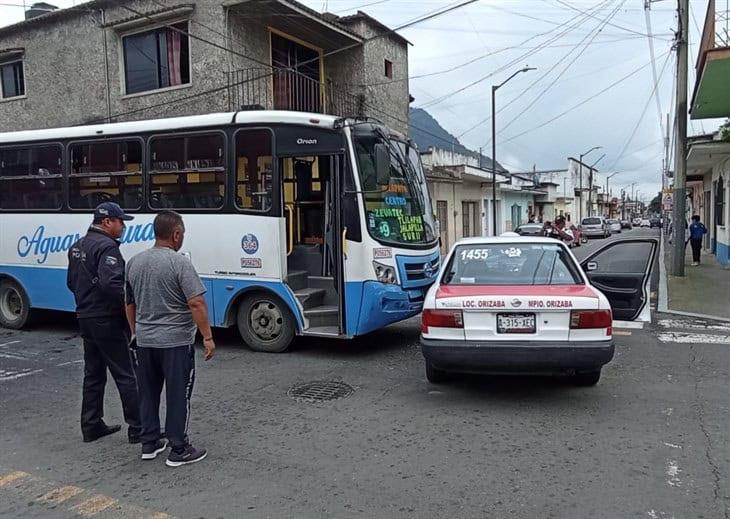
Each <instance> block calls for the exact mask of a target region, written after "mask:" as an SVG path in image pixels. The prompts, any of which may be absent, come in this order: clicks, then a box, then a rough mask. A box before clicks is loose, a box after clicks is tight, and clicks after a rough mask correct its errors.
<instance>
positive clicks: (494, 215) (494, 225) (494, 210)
mask: <svg viewBox="0 0 730 519" xmlns="http://www.w3.org/2000/svg"><path fill="white" fill-rule="evenodd" d="M530 70H536V69H535V67H525V68H522V69H520V70H518V71H517V72H515V73H514V74H512V75H511V76H510V77H508V78H507V79H505V80H504V81H502V82H501V83H500V84H499V85H492V236H497V123H496V121H495V119H496V116H497V115H496V111H495V107H494V103H495V94H496V93H497V90H499V89H500V88H502V87H503V86H504V85H505V84H506V83H507V82H508V81H509V80H510V79H512V78H513V77H515V76H516V75H517V74H520V73H522V72H528V71H530Z"/></svg>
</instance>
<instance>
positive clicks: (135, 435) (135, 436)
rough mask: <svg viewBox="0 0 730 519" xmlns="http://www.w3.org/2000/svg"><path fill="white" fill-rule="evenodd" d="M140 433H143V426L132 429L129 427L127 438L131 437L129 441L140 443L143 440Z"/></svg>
mask: <svg viewBox="0 0 730 519" xmlns="http://www.w3.org/2000/svg"><path fill="white" fill-rule="evenodd" d="M140 434H142V430H141V428H137V429H132V428H131V427H130V428H129V429H127V438H128V439H129V443H132V444H135V443H139V442H140V441H141V440H140V438H139V435H140Z"/></svg>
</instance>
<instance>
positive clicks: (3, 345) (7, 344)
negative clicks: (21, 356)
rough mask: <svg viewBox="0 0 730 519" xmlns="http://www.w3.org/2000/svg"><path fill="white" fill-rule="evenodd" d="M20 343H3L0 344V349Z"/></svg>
mask: <svg viewBox="0 0 730 519" xmlns="http://www.w3.org/2000/svg"><path fill="white" fill-rule="evenodd" d="M19 343H20V341H10V342H4V343H2V344H0V348H4V347H5V346H10V345H11V344H19Z"/></svg>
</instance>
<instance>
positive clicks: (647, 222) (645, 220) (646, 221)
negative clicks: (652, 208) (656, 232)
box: [641, 218, 651, 227]
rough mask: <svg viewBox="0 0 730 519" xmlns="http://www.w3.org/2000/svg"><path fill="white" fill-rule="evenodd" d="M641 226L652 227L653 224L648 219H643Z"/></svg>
mask: <svg viewBox="0 0 730 519" xmlns="http://www.w3.org/2000/svg"><path fill="white" fill-rule="evenodd" d="M641 226H642V227H651V222H650V221H649V219H648V218H642V220H641Z"/></svg>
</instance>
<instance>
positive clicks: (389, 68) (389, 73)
mask: <svg viewBox="0 0 730 519" xmlns="http://www.w3.org/2000/svg"><path fill="white" fill-rule="evenodd" d="M385 77H387V78H388V79H393V62H392V61H388V60H387V59H386V60H385Z"/></svg>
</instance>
